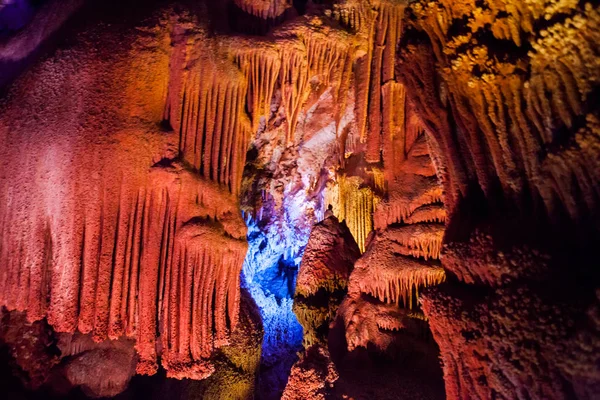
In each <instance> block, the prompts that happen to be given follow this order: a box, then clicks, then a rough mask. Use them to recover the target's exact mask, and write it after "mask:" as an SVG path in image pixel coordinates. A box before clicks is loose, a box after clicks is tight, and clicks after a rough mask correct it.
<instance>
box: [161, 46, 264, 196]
mask: <svg viewBox="0 0 600 400" xmlns="http://www.w3.org/2000/svg"><path fill="white" fill-rule="evenodd" d="M194 50H195V51H198V52H202V51H205V50H204V49H198V48H197V47H195V46H191V49H189V48H184V49H181V50H180V51H181V52H183V53H184V54H187V53H188V52H190V53H191V52H193V51H194ZM180 57H183V56H180ZM187 57H190V56H189V55H187ZM249 59H251V55H248V54H245V55H244V54H240V55H239V56H238V60H237V61H238V63H239V65H240V67H241V69H242V72H243V74H242V73H240V72H239V71H238V70H237V69H236V68H235V67H234V66H233V65H227V66H226V67H224V66H223V63H222V62H218V61H216V60H214V59H211V58H210V57H201V58H198V59H197V58H194V59H191V58H190V59H184V60H180V61H179V62H181V64H179V63H178V62H173V63H172V65H171V70H172V72H171V74H172V78H171V84H170V87H169V95H168V97H167V103H166V105H165V116H166V117H167V118H168V119H169V120H170V122H171V126H172V127H173V129H174V130H175V131H176V132H179V150H180V151H181V153H182V155H183V158H184V159H185V160H186V161H188V162H189V163H190V164H191V165H192V166H193V167H194V168H195V169H196V170H197V171H198V173H200V174H201V175H203V176H204V177H205V178H207V179H211V180H213V181H215V182H219V183H221V184H226V185H228V186H229V188H230V190H231V192H232V193H234V194H237V193H238V192H239V186H240V184H241V176H242V165H243V162H244V158H245V154H246V151H247V146H248V144H249V136H248V135H249V133H250V126H249V125H250V124H249V122H248V118H247V116H246V114H245V108H246V101H245V99H246V97H248V98H250V96H252V102H250V101H248V102H249V104H251V105H252V106H253V107H255V108H252V111H253V112H254V113H253V123H257V120H258V118H259V116H260V115H261V114H262V113H266V112H267V110H269V108H270V107H269V105H268V104H266V103H269V104H270V99H269V100H267V99H266V97H267V96H268V95H269V93H272V84H273V82H272V80H271V81H269V80H267V81H266V82H265V81H264V80H261V78H259V75H260V74H261V73H262V74H267V73H271V72H273V69H275V68H274V66H273V65H270V64H263V65H255V64H251V63H250V62H249ZM176 60H177V58H176ZM182 64H183V66H184V67H185V72H181V68H182ZM251 67H253V68H262V70H258V71H257V70H250V68H251ZM250 84H252V89H251V91H249V89H248V86H249V85H250ZM269 89H271V90H270V91H269ZM240 163H241V165H240Z"/></svg>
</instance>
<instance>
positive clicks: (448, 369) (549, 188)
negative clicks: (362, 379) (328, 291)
mask: <svg viewBox="0 0 600 400" xmlns="http://www.w3.org/2000/svg"><path fill="white" fill-rule="evenodd" d="M406 18H407V21H408V23H409V24H410V28H409V29H408V31H407V32H405V38H406V40H405V41H404V42H403V43H402V44H401V47H402V49H403V50H402V52H401V55H400V57H399V59H398V63H397V71H398V73H399V74H400V75H401V76H402V81H403V82H404V83H405V85H406V88H407V93H408V97H409V99H410V100H409V101H411V102H412V103H413V104H414V105H415V107H416V109H417V112H418V114H419V116H420V118H421V119H422V120H423V122H424V124H425V129H426V132H427V134H428V136H429V137H430V138H431V139H432V141H433V142H434V143H436V145H437V146H438V148H439V153H438V154H439V165H440V166H441V169H440V170H441V172H442V181H443V183H444V192H445V203H446V207H447V212H448V215H449V221H448V223H447V225H448V229H447V231H446V235H445V239H444V242H445V248H444V250H443V251H442V264H443V266H444V268H445V270H446V272H447V273H449V275H450V278H451V279H450V281H449V282H448V283H447V284H445V285H442V286H439V287H437V288H433V289H429V290H428V291H427V292H426V293H425V294H423V295H422V303H423V309H424V311H425V315H426V316H427V317H428V318H429V321H430V325H431V328H432V332H433V334H434V337H435V339H436V341H437V343H438V344H439V346H440V350H441V358H442V363H443V368H444V377H445V378H444V379H445V384H446V394H447V396H448V398H461V399H464V398H490V397H498V398H515V397H518V398H573V397H577V398H593V397H594V393H595V392H597V385H598V376H599V374H598V369H597V357H596V356H594V355H593V354H597V350H596V349H597V343H598V330H597V322H596V319H597V318H596V310H597V302H598V300H597V297H596V295H595V292H596V288H597V285H598V274H597V271H595V269H594V268H590V267H591V265H592V264H593V261H592V260H593V256H592V249H593V248H594V247H595V246H596V245H597V243H598V227H599V226H600V225H599V224H598V204H597V201H598V188H599V185H598V177H597V176H596V173H597V170H598V150H599V147H598V132H597V123H596V120H597V114H598V109H597V106H596V100H595V99H596V98H597V75H598V74H597V65H598V57H597V54H598V38H597V33H598V29H597V26H596V25H597V20H598V8H597V5H596V4H594V3H592V2H569V1H556V2H541V1H540V2H527V3H523V2H512V1H500V2H491V1H490V2H488V1H483V2H469V1H454V2H446V1H436V2H414V3H413V4H411V5H410V9H409V10H408V13H407V14H406ZM459 355H460V356H459Z"/></svg>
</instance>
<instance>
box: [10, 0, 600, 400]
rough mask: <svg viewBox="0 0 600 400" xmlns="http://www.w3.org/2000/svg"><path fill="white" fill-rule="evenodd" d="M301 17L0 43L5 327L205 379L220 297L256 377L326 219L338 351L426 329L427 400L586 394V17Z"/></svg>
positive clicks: (249, 6) (423, 9) (578, 4)
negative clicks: (346, 248)
mask: <svg viewBox="0 0 600 400" xmlns="http://www.w3.org/2000/svg"><path fill="white" fill-rule="evenodd" d="M318 3H319V4H313V3H310V4H307V5H302V6H299V5H297V4H291V3H290V2H286V1H280V0H269V1H267V0H264V1H263V0H261V1H256V0H255V1H245V0H235V1H232V2H229V3H227V4H225V3H223V4H220V5H219V4H212V3H211V2H185V1H183V2H173V3H171V2H166V3H164V4H163V3H156V4H154V3H152V4H150V5H147V6H146V7H136V6H135V5H132V4H130V3H127V5H126V6H123V8H122V9H120V8H118V7H117V9H118V10H117V9H111V6H110V5H106V6H104V7H102V6H98V5H86V6H85V7H84V9H83V10H81V11H80V12H79V14H76V15H77V18H76V19H78V20H79V22H77V21H71V22H72V23H69V24H66V25H65V26H63V27H62V37H63V39H62V41H61V42H59V45H58V46H57V49H56V50H52V51H50V52H48V54H47V55H44V56H42V57H41V59H40V60H39V61H37V62H34V61H35V57H36V55H39V54H40V51H41V49H43V48H44V46H48V43H49V42H48V40H49V38H52V37H54V36H57V32H58V31H59V27H60V26H61V25H62V24H63V22H64V21H65V20H66V19H67V18H68V17H69V16H70V15H73V13H74V12H75V10H76V9H78V7H79V6H80V2H77V1H71V2H66V3H63V4H62V5H61V7H58V6H56V4H55V3H54V2H52V1H48V2H46V3H45V4H44V5H43V6H41V7H40V8H39V9H38V11H37V13H35V14H33V15H32V16H31V19H30V21H29V22H27V21H26V20H27V19H29V15H25V14H24V15H23V16H24V18H25V17H26V18H25V19H24V20H23V22H22V23H21V24H20V25H23V26H20V28H21V30H19V31H14V29H13V28H11V27H8V30H9V32H8V34H7V33H6V32H5V33H4V35H5V36H4V37H2V38H0V67H1V68H2V71H3V72H4V71H8V72H9V73H7V74H4V73H3V74H2V76H1V77H0V85H3V84H4V83H5V82H8V81H10V80H12V79H13V77H14V76H16V75H18V73H20V72H21V71H22V70H23V69H24V67H25V66H28V65H30V64H31V65H32V66H31V68H30V69H28V70H26V71H25V72H24V73H23V74H22V75H21V76H20V77H19V78H18V79H17V80H16V81H15V82H14V83H13V84H11V85H10V86H8V87H7V89H6V94H3V95H2V98H1V99H0V108H1V109H2V113H1V114H0V138H1V139H2V142H3V143H4V145H3V148H2V150H0V152H1V154H0V156H1V158H2V161H1V165H0V185H1V188H2V190H1V191H0V230H1V235H2V239H1V240H2V243H1V245H0V301H1V303H2V305H3V306H5V307H6V309H7V310H9V311H10V312H11V313H15V314H14V321H17V322H15V324H17V325H24V326H26V328H27V329H30V325H31V326H33V325H32V324H38V325H35V328H34V329H38V328H39V329H41V328H40V326H42V325H40V324H46V325H43V328H44V329H46V330H49V331H50V332H51V334H52V335H54V334H58V335H63V334H64V335H67V336H66V339H64V340H67V342H68V340H74V339H73V338H79V337H80V336H79V335H83V336H84V338H83V339H81V340H83V342H84V343H89V341H90V340H91V341H92V342H94V343H97V344H98V346H100V347H99V348H94V350H93V351H98V352H100V351H104V350H106V349H104V348H103V347H102V346H103V343H106V346H108V347H111V345H110V344H109V343H110V341H121V340H124V341H126V342H127V343H128V344H127V346H125V347H126V349H120V350H119V351H121V350H123V351H124V352H125V353H127V357H130V356H132V357H133V358H134V359H135V360H134V361H133V362H134V364H135V367H136V371H137V372H138V373H142V374H154V373H155V372H156V371H157V370H158V368H159V363H160V365H162V367H164V368H165V369H166V370H167V374H168V376H170V377H176V378H195V379H200V378H207V377H209V375H211V374H216V375H213V381H215V382H222V381H221V379H227V378H226V377H227V376H229V375H228V374H229V372H227V371H230V370H235V366H234V367H232V366H231V365H234V364H235V362H233V363H232V362H229V361H226V362H225V361H223V358H222V357H221V356H222V354H223V352H226V351H227V350H226V349H227V348H228V347H227V345H228V344H229V343H230V338H231V337H232V335H235V334H236V326H237V325H238V320H239V319H240V311H239V307H240V306H239V303H240V296H241V294H240V285H244V286H245V287H247V288H248V290H249V292H250V293H251V294H252V296H253V297H254V299H255V300H256V302H257V303H258V304H259V306H260V314H261V317H262V319H263V322H264V324H265V331H266V336H265V340H264V343H263V344H262V349H263V361H264V359H265V358H267V359H268V358H271V357H272V358H273V359H275V358H277V352H278V351H280V350H281V349H282V348H283V347H286V346H287V350H290V349H292V350H290V351H288V353H290V354H291V353H293V352H294V351H295V349H297V347H296V344H299V342H300V335H299V325H298V324H297V321H296V319H295V317H294V315H293V313H292V295H293V292H294V290H295V279H296V273H297V269H298V266H299V264H300V259H301V257H302V255H303V252H304V247H305V245H306V243H307V241H308V240H309V235H310V232H311V230H312V229H313V225H314V224H315V223H318V222H320V221H321V220H323V218H324V216H325V211H326V210H327V208H328V206H331V209H332V213H333V214H334V215H335V216H336V217H337V218H338V219H339V220H340V221H344V223H345V224H346V225H347V226H348V228H349V231H350V232H351V234H352V236H353V237H354V240H356V242H357V246H358V248H359V251H360V252H361V253H364V255H363V256H362V258H360V259H359V261H358V262H357V263H356V268H355V269H354V272H353V273H352V274H351V276H350V277H349V294H348V296H347V297H346V299H345V300H344V302H343V303H342V306H341V307H340V312H338V315H337V318H336V324H339V326H341V327H342V328H340V329H342V330H344V331H345V332H343V335H342V336H343V339H340V343H342V344H343V346H342V347H345V349H344V351H347V350H348V349H350V350H354V349H356V348H359V347H363V348H366V347H369V346H373V345H374V346H375V348H377V349H378V351H380V352H384V353H386V352H389V349H392V348H394V349H395V350H397V348H398V346H396V345H397V344H398V343H400V342H403V343H404V344H405V346H404V350H407V349H408V350H411V348H417V347H419V346H420V345H421V344H422V343H421V341H411V340H405V339H406V338H407V337H413V336H414V335H412V334H413V333H415V332H420V330H421V329H425V330H427V331H428V330H429V327H430V328H431V332H432V333H433V337H434V339H435V341H436V342H437V345H439V349H440V354H441V360H442V364H443V370H444V377H445V384H446V393H447V396H448V397H449V398H491V397H505V398H513V397H515V396H516V397H522V398H527V397H529V398H536V397H538V398H569V397H581V398H593V397H594V393H595V392H596V391H597V390H598V389H597V388H598V375H599V373H598V370H597V365H598V359H597V355H596V354H597V353H598V352H597V349H598V347H599V346H598V316H597V314H598V313H597V310H598V297H597V293H596V292H597V286H598V273H597V271H595V269H594V268H593V267H592V266H593V265H594V259H593V257H592V254H593V250H594V249H595V247H596V246H597V244H598V242H599V226H600V214H599V212H598V201H599V200H600V189H599V184H598V181H599V179H598V178H599V176H598V171H599V169H598V160H599V159H600V157H599V155H600V154H599V153H600V142H599V136H598V135H599V133H598V129H599V123H598V118H599V115H598V110H597V106H596V103H597V100H598V78H597V77H598V73H597V71H598V67H599V65H598V63H599V61H598V60H599V59H600V57H598V53H599V50H600V49H599V48H598V43H600V38H598V32H599V30H598V21H599V18H600V17H599V14H598V13H599V10H598V6H597V4H596V2H594V1H571V0H560V1H559V0H557V1H550V0H549V1H531V2H524V3H522V2H517V1H514V2H513V1H510V0H497V1H491V0H490V1H487V0H484V1H475V0H458V1H445V0H438V1H427V2H425V1H412V2H404V1H391V0H390V1H383V0H382V1H379V0H377V1H375V0H373V1H358V0H347V1H339V2H334V3H332V4H329V3H328V2H324V3H325V4H320V2H318ZM54 6H56V7H54ZM98 10H103V11H102V12H100V13H98V12H97V11H98ZM107 10H109V11H108V12H107ZM119 10H121V11H122V12H120V11H119ZM6 12H7V9H6V8H0V22H2V21H4V20H3V18H5V16H6V15H7V14H5V13H6ZM303 13H305V14H304V15H299V14H303ZM3 29H5V28H3ZM249 33H253V34H255V33H259V34H260V36H249V35H248V34H249ZM248 150H249V152H248ZM247 152H248V153H247ZM240 208H241V210H242V211H243V217H241V216H240ZM442 224H443V225H442ZM246 225H248V227H249V229H248V230H247V229H246ZM372 231H375V232H372ZM247 249H249V251H248V252H247V251H246V250H247ZM242 265H243V268H242ZM242 269H243V274H242V276H241V277H240V271H242ZM442 282H444V283H442ZM433 286H435V287H433ZM425 287H428V288H427V289H425ZM423 289H425V290H423ZM329 317H330V316H329V315H328V318H329ZM7 318H8V317H7ZM10 318H12V315H11V317H10ZM242 318H246V317H244V316H242ZM255 325H256V324H255ZM255 325H253V326H254V327H256V326H255ZM15 329H16V332H20V331H19V329H21V327H19V326H16V327H15ZM250 329H251V330H253V329H254V328H250ZM40 332H41V331H40ZM40 332H38V334H39V335H42V334H43V333H40ZM44 332H45V331H44ZM398 332H400V333H401V334H402V335H403V334H407V335H408V336H404V337H403V339H402V340H398V337H402V336H398ZM36 335H37V334H36ZM411 335H412V336H411ZM6 337H12V338H13V339H14V338H15V337H16V336H15V335H12V336H10V335H8V336H6ZM69 338H70V339H69ZM64 340H63V341H64ZM77 340H79V339H77ZM17 342H18V341H17ZM17 342H15V343H17ZM407 343H408V344H407ZM257 345H258V344H257V343H255V341H254V342H253V343H252V345H249V346H250V347H255V346H257ZM288 345H289V346H288ZM94 346H96V345H94ZM132 346H133V348H134V349H135V353H133V352H132ZM67 347H68V346H67ZM75 347H77V346H75ZM399 347H400V348H402V346H399ZM63 348H65V347H63ZM113 350H114V349H113ZM113 350H111V351H113ZM321 350H323V349H321ZM395 350H394V351H395ZM65 351H66V350H65ZM240 351H242V350H240ZM248 351H250V353H252V356H248V357H250V358H252V360H253V362H250V364H252V365H251V366H250V367H248V368H246V367H243V368H241V370H243V371H245V372H248V374H247V375H245V374H242V375H243V376H237V375H236V377H235V379H238V378H239V379H240V381H243V382H242V384H241V385H240V393H242V392H243V393H244V394H243V396H250V394H249V393H250V391H251V389H250V386H251V383H250V382H251V381H252V378H251V376H252V371H250V370H255V369H256V368H258V367H257V365H256V364H257V362H254V361H256V360H254V358H255V356H256V353H255V352H254V351H253V350H252V351H251V350H248ZM242 352H243V351H242ZM67 353H69V352H68V351H66V353H65V354H67ZM313 353H314V354H313V356H314V358H315V359H319V360H321V361H322V362H321V363H320V364H319V365H318V366H317V367H315V368H317V369H318V370H319V371H320V372H319V373H318V374H317V375H318V376H319V377H320V378H319V379H316V381H314V382H313V383H314V388H316V389H315V390H316V391H317V392H319V394H318V396H323V393H322V392H321V390H322V389H323V388H324V387H325V386H323V382H322V381H323V379H325V380H327V381H328V383H327V385H329V383H331V382H333V380H335V379H334V378H335V377H334V375H335V374H334V373H332V372H331V370H330V368H329V367H330V365H329V363H330V361H331V360H329V354H328V353H327V352H325V353H324V352H322V351H314V352H313ZM15 354H16V353H15ZM457 354H459V355H460V356H457ZM72 356H76V355H75V354H72ZM334 358H335V357H334ZM309 361H310V360H308V359H304V360H303V361H301V362H300V363H299V364H298V365H297V367H298V368H296V372H297V373H298V374H299V375H298V376H300V378H299V379H297V380H296V381H297V383H298V382H302V379H303V378H301V377H302V374H304V373H308V372H307V371H308V370H309V369H310V368H313V367H312V366H311V365H312V364H311V362H309ZM55 362H59V361H57V359H56V358H52V357H50V358H49V360H48V363H49V364H52V363H55ZM292 362H293V359H292ZM292 362H288V363H287V364H286V365H287V367H286V368H288V369H289V366H291V363H292ZM303 362H304V363H303ZM323 363H324V364H323ZM317 364H318V363H317ZM74 365H75V364H74ZM223 366H225V367H223ZM221 367H223V371H225V372H223V374H222V375H219V368H221ZM228 368H229V369H228ZM30 373H32V374H34V375H35V374H37V369H36V366H35V365H34V366H32V368H31V370H30ZM285 374H287V372H285V373H284V375H283V377H279V378H276V379H279V380H282V379H283V381H285V379H286V375H285ZM319 374H320V375H319ZM127 375H128V376H127V377H126V378H119V379H120V380H119V384H118V385H116V386H119V387H122V386H123V385H125V384H127V382H128V379H129V378H130V376H129V374H127ZM223 376H225V378H222V377H223ZM311 377H314V376H311ZM73 379H74V382H79V383H81V384H85V382H83V381H78V380H77V379H79V378H77V377H73ZM336 379H337V378H336ZM343 380H344V377H342V381H343ZM329 381H331V382H329ZM252 384H253V383H252ZM217 385H218V384H217ZM274 385H275V386H277V385H279V386H281V382H279V383H275V384H274ZM327 385H326V386H327ZM279 389H281V390H282V388H281V387H280V388H279ZM279 389H277V390H279ZM309 389H310V388H309ZM202 390H209V391H210V390H211V389H202ZM98 391H102V388H100V389H99V390H96V392H98ZM309 391H310V390H309ZM286 392H287V393H288V394H287V396H292V394H291V393H293V391H290V390H287V391H286ZM211 393H212V392H211ZM213 395H215V396H217V394H215V393H213ZM315 396H317V395H315Z"/></svg>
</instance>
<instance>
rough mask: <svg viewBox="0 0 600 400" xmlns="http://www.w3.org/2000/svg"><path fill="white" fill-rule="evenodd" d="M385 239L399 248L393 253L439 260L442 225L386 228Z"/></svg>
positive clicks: (395, 248) (442, 232) (411, 225)
mask: <svg viewBox="0 0 600 400" xmlns="http://www.w3.org/2000/svg"><path fill="white" fill-rule="evenodd" d="M384 235H385V237H386V238H389V239H390V240H391V241H392V242H395V243H398V244H399V245H400V246H395V247H394V252H396V253H398V254H403V255H410V256H413V257H423V258H424V259H425V260H427V259H428V258H434V259H439V258H440V251H441V250H442V237H443V235H444V225H442V224H410V225H406V226H402V227H398V228H388V229H387V230H386V231H385V233H384Z"/></svg>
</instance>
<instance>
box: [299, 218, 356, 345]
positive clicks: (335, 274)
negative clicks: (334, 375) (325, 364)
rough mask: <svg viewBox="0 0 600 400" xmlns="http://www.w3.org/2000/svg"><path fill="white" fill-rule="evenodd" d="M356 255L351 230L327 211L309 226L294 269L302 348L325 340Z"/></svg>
mask: <svg viewBox="0 0 600 400" xmlns="http://www.w3.org/2000/svg"><path fill="white" fill-rule="evenodd" d="M359 257H360V250H359V248H358V246H357V244H356V242H355V241H354V238H353V237H352V234H351V233H350V231H349V230H348V228H347V227H346V225H345V224H344V223H340V222H339V221H338V220H337V218H336V217H335V216H333V215H331V213H328V215H327V216H326V218H325V219H324V220H323V221H321V222H319V223H318V224H316V225H314V226H313V229H312V231H311V233H310V237H309V239H308V243H307V245H306V250H305V251H304V256H303V258H302V263H301V265H300V270H299V272H298V278H297V281H296V292H295V294H294V308H293V309H294V313H295V314H296V316H297V317H298V321H299V322H300V324H301V325H302V328H303V330H304V337H303V344H304V347H305V349H308V348H309V347H310V346H312V345H314V344H318V343H320V344H324V343H325V342H326V339H327V335H326V333H327V330H328V326H329V323H330V322H331V321H332V320H333V319H334V317H335V314H336V311H337V308H338V306H339V304H340V303H341V301H342V299H343V297H344V295H345V293H346V290H347V287H348V279H349V278H350V273H351V272H352V268H353V266H354V262H355V261H356V260H357V259H358V258H359Z"/></svg>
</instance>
